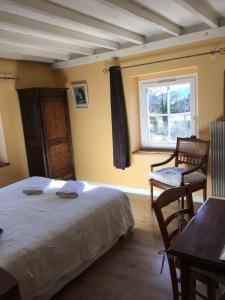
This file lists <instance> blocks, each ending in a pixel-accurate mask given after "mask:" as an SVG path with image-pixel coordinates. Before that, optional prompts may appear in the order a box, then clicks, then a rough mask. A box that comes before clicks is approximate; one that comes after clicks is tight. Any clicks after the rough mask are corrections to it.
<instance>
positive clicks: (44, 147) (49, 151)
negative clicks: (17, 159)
mask: <svg viewBox="0 0 225 300" xmlns="http://www.w3.org/2000/svg"><path fill="white" fill-rule="evenodd" d="M18 94H19V101H20V110H21V116H22V123H23V131H24V138H25V144H26V151H27V160H28V167H29V173H30V176H44V177H50V178H59V179H65V180H67V179H75V174H74V163H73V150H72V141H71V130H70V122H69V114H68V105H67V89H65V88H28V89H20V90H18Z"/></svg>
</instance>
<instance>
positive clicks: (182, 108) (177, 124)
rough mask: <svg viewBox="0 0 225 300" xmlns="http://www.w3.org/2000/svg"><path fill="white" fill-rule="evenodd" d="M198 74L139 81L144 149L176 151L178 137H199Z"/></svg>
mask: <svg viewBox="0 0 225 300" xmlns="http://www.w3.org/2000/svg"><path fill="white" fill-rule="evenodd" d="M195 83H196V75H195V74H189V75H188V76H187V75H186V76H179V77H177V76H176V77H169V78H164V79H163V80H161V81H159V80H158V81H156V80H152V81H150V80H148V81H147V80H143V81H140V82H139V99H140V122H141V143H142V147H143V148H146V147H151V148H168V149H171V148H174V147H175V145H176V139H177V137H178V136H179V137H189V136H191V135H196V126H195V111H196V109H195V106H196V101H195V98H196V96H195V95H196V92H195Z"/></svg>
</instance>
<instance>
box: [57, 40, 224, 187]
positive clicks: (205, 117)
mask: <svg viewBox="0 0 225 300" xmlns="http://www.w3.org/2000/svg"><path fill="white" fill-rule="evenodd" d="M224 44H225V40H222V41H221V40H214V41H211V42H204V43H198V44H193V45H189V46H188V47H180V48H179V47H176V48H171V49H167V50H166V51H165V50H161V51H156V52H154V53H153V54H145V55H136V56H133V57H126V58H123V59H120V60H119V63H120V65H121V66H125V65H131V64H139V63H144V62H149V61H154V60H161V59H166V58H170V57H177V56H184V55H190V54H193V53H199V52H204V51H209V50H212V49H214V48H217V47H220V46H224ZM110 64H112V61H111V62H109V61H108V62H98V63H93V64H88V65H83V66H77V67H72V68H67V69H63V70H56V71H55V78H56V82H57V83H58V85H60V86H62V85H65V86H67V87H70V84H71V82H82V81H86V82H87V86H88V94H89V108H88V109H75V108H74V105H73V99H72V95H71V92H70V93H69V110H70V117H71V128H72V137H73V146H74V156H75V169H76V175H77V178H78V179H83V180H90V181H95V182H102V183H111V184H117V185H125V186H131V187H137V188H148V180H147V178H148V177H147V174H148V172H149V165H150V164H151V163H153V162H158V161H161V160H163V159H165V158H167V156H168V155H166V154H154V153H152V154H144V155H140V154H131V167H130V168H127V169H126V170H125V171H122V170H118V169H115V168H114V167H113V165H112V161H113V155H112V132H111V112H110V95H109V77H108V74H104V73H103V69H104V68H105V67H108V66H109V65H110ZM224 70H225V56H223V55H217V57H216V60H212V59H211V58H210V56H201V57H194V58H188V59H180V60H176V61H170V62H163V63H157V64H153V65H148V66H141V67H135V68H130V69H124V70H123V71H122V75H123V82H124V89H125V98H126V106H127V114H128V126H129V137H130V145H131V152H133V151H135V150H137V149H139V148H140V128H139V104H138V79H143V78H145V79H146V78H153V77H162V76H167V75H174V74H183V73H190V72H197V73H198V95H197V96H198V124H199V136H200V138H203V139H209V122H210V121H213V120H217V119H221V117H222V116H223V87H224Z"/></svg>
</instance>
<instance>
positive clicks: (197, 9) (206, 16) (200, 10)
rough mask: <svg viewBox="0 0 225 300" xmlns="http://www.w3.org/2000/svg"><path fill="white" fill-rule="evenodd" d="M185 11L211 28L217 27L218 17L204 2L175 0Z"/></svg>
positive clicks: (200, 0)
mask: <svg viewBox="0 0 225 300" xmlns="http://www.w3.org/2000/svg"><path fill="white" fill-rule="evenodd" d="M175 1H176V2H177V3H178V4H179V5H180V6H182V7H183V8H184V9H186V10H187V11H189V12H191V13H192V14H194V15H196V16H197V17H198V18H199V19H200V20H201V21H202V22H203V23H205V24H207V25H208V26H209V27H211V28H217V27H218V26H219V22H218V15H217V13H216V12H215V11H214V10H213V9H212V7H211V6H210V5H209V4H208V3H207V2H206V1H205V0H204V1H203V0H175Z"/></svg>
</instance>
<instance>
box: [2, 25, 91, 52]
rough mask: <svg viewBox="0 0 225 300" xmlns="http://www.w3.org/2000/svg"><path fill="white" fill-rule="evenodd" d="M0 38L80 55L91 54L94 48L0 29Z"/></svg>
mask: <svg viewBox="0 0 225 300" xmlns="http://www.w3.org/2000/svg"><path fill="white" fill-rule="evenodd" d="M0 39H1V40H5V41H8V42H13V41H14V42H16V43H19V44H22V45H27V46H29V45H32V46H35V47H39V48H44V49H48V50H53V51H59V52H62V53H63V52H64V53H77V54H82V55H92V54H94V50H93V49H90V48H86V47H82V46H78V45H72V44H67V43H62V42H59V41H53V40H48V39H45V38H40V37H37V36H35V37H34V36H32V35H27V34H23V33H18V32H13V31H7V30H3V29H0Z"/></svg>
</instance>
